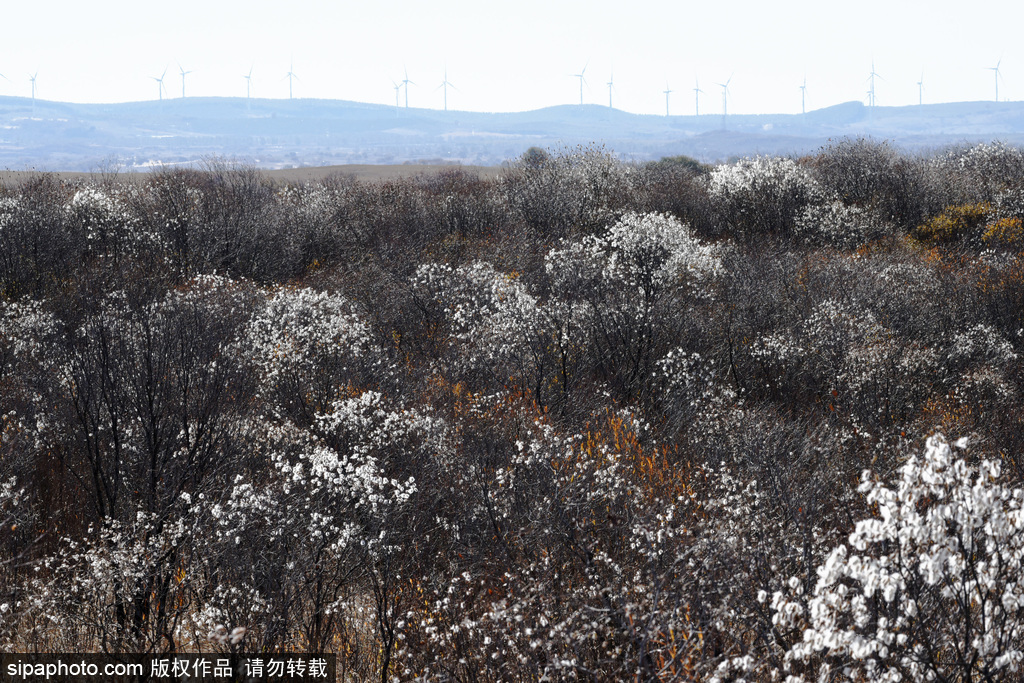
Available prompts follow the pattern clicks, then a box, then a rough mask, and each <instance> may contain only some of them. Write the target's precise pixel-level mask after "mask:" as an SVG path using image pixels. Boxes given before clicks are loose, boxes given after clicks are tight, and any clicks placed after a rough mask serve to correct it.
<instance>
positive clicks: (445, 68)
mask: <svg viewBox="0 0 1024 683" xmlns="http://www.w3.org/2000/svg"><path fill="white" fill-rule="evenodd" d="M448 86H451V87H453V88H455V86H454V85H452V84H451V83H450V82H449V81H448V67H447V66H445V67H444V80H443V81H441V85H439V86H438V88H444V110H445V111H448ZM455 89H456V90H458V88H455Z"/></svg>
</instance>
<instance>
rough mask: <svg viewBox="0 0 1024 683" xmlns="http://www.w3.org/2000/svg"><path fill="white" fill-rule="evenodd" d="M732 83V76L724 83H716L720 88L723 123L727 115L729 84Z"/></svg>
mask: <svg viewBox="0 0 1024 683" xmlns="http://www.w3.org/2000/svg"><path fill="white" fill-rule="evenodd" d="M730 83H732V76H729V79H728V80H727V81H726V82H725V83H718V84H717V85H718V86H719V87H721V88H722V121H723V123H724V121H725V117H726V116H728V115H729V84H730Z"/></svg>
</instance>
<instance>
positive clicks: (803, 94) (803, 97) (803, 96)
mask: <svg viewBox="0 0 1024 683" xmlns="http://www.w3.org/2000/svg"><path fill="white" fill-rule="evenodd" d="M800 113H801V114H802V115H803V116H805V117H806V116H807V76H804V83H803V85H801V86H800Z"/></svg>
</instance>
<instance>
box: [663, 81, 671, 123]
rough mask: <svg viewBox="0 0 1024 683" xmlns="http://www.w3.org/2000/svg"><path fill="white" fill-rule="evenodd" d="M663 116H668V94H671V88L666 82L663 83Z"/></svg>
mask: <svg viewBox="0 0 1024 683" xmlns="http://www.w3.org/2000/svg"><path fill="white" fill-rule="evenodd" d="M664 92H665V116H668V115H669V114H668V96H669V95H671V94H672V89H671V88H669V87H668V83H665V91H664Z"/></svg>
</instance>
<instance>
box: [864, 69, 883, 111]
mask: <svg viewBox="0 0 1024 683" xmlns="http://www.w3.org/2000/svg"><path fill="white" fill-rule="evenodd" d="M876 76H877V77H878V78H882V76H881V75H880V74H878V73H876V72H875V60H873V59H872V60H871V75H870V76H868V80H869V81H870V82H871V87H870V88H869V89H868V104H869V106H871V107H874V106H875V77H876ZM883 80H884V79H883Z"/></svg>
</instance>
